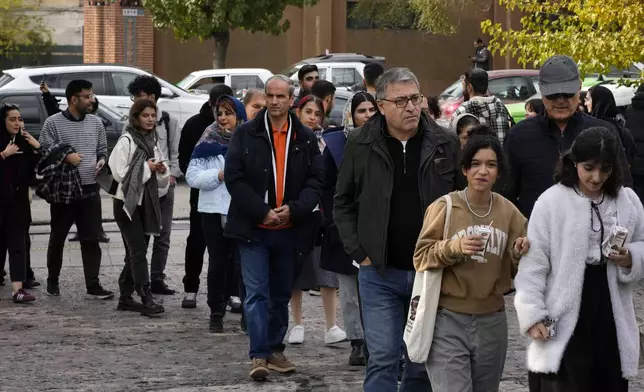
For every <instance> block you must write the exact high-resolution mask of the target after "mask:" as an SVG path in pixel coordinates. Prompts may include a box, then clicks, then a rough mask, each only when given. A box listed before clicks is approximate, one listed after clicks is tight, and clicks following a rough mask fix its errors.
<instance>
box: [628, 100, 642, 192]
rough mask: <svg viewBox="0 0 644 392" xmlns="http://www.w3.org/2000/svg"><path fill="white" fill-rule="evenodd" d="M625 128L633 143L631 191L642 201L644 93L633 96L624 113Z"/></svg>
mask: <svg viewBox="0 0 644 392" xmlns="http://www.w3.org/2000/svg"><path fill="white" fill-rule="evenodd" d="M626 128H628V130H629V131H631V134H632V135H633V139H634V141H635V153H634V157H633V162H632V164H631V173H632V174H633V189H634V190H635V193H637V196H639V197H640V199H642V200H644V92H641V93H637V94H635V97H634V98H633V104H632V106H631V108H630V109H629V110H628V111H627V112H626Z"/></svg>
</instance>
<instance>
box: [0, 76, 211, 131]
mask: <svg viewBox="0 0 644 392" xmlns="http://www.w3.org/2000/svg"><path fill="white" fill-rule="evenodd" d="M138 75H152V74H150V73H148V72H146V71H143V70H141V69H138V68H134V67H127V66H120V65H106V64H100V65H90V64H82V65H70V66H46V67H25V68H15V69H9V70H5V71H3V75H2V76H1V77H0V91H3V90H5V89H7V90H33V91H38V88H39V85H40V83H41V82H42V81H43V80H44V81H45V82H46V83H47V85H48V86H49V88H50V89H65V87H66V86H67V83H69V82H70V81H72V80H74V79H86V80H89V81H90V82H92V84H93V85H94V93H95V94H96V96H97V97H98V99H99V101H100V102H101V104H102V105H106V106H108V107H110V108H111V109H113V111H115V112H117V113H119V114H121V115H126V114H128V112H129V111H130V107H131V106H132V99H131V97H130V93H129V92H128V91H127V86H128V84H130V82H131V81H132V80H134V78H136V77H137V76H138ZM153 76H155V77H156V78H157V79H158V80H159V83H161V87H162V91H161V97H160V99H159V102H158V103H159V107H160V108H161V109H162V110H164V111H166V112H168V113H170V114H171V115H172V116H174V117H175V118H176V119H177V120H178V121H179V126H180V127H183V124H184V123H185V122H186V121H187V120H188V119H189V118H190V117H192V116H193V115H195V114H197V113H199V110H200V109H201V106H202V105H203V104H204V102H206V101H207V100H208V96H207V95H196V94H191V93H189V92H187V91H185V90H183V89H182V88H180V87H177V86H175V85H173V84H171V83H169V82H167V81H165V80H163V79H161V78H159V77H158V76H156V75H153Z"/></svg>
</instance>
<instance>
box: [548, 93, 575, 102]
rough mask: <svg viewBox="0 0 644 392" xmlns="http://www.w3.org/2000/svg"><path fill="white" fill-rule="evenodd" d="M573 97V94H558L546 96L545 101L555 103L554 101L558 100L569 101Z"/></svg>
mask: <svg viewBox="0 0 644 392" xmlns="http://www.w3.org/2000/svg"><path fill="white" fill-rule="evenodd" d="M574 96H575V94H564V93H560V94H552V95H546V99H548V100H550V101H555V100H557V99H559V98H564V99H570V98H572V97H574Z"/></svg>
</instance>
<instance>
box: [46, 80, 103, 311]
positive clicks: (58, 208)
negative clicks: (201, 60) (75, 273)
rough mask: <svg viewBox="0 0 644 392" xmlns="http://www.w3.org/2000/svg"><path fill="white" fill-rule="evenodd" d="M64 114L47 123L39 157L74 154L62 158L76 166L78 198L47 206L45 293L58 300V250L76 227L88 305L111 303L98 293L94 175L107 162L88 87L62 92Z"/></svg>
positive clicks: (75, 83) (79, 83)
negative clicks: (64, 147)
mask: <svg viewBox="0 0 644 392" xmlns="http://www.w3.org/2000/svg"><path fill="white" fill-rule="evenodd" d="M65 95H66V97H67V105H68V107H67V110H65V111H63V112H60V113H57V114H55V115H53V116H51V117H49V118H48V119H47V120H46V121H45V124H44V125H43V129H42V132H41V133H40V144H41V146H42V147H41V150H42V151H43V154H46V153H47V152H48V151H51V150H53V149H56V148H60V146H62V145H68V146H70V147H71V148H72V149H73V151H74V152H72V153H69V154H67V155H66V157H65V158H64V161H65V163H67V164H70V165H73V166H76V168H77V170H78V173H79V175H80V182H81V185H82V195H81V196H80V198H76V199H75V200H73V201H72V202H71V203H69V204H64V203H52V204H50V211H51V234H50V236H49V245H48V249H47V268H48V270H49V277H48V278H47V293H48V294H49V295H53V296H59V295H60V287H59V285H58V278H59V276H60V270H61V268H62V266H63V250H64V247H65V240H66V239H67V235H68V234H69V229H70V228H71V227H72V225H73V224H74V223H75V224H76V227H77V228H78V233H80V234H79V235H80V238H79V239H80V245H81V255H82V259H83V269H84V271H85V284H86V286H87V298H88V299H111V298H113V297H114V293H113V292H111V291H108V290H105V289H103V287H102V286H101V284H100V283H99V278H98V274H99V271H100V268H101V247H100V246H99V243H98V240H99V237H100V235H101V196H100V194H99V190H100V187H99V185H98V183H97V182H96V174H97V173H98V172H99V171H100V170H101V169H102V168H103V166H104V165H105V162H106V160H107V136H106V134H105V127H104V126H103V122H102V121H101V119H100V118H98V117H96V116H94V115H93V114H89V113H91V112H92V108H93V106H94V100H95V97H94V93H93V91H92V83H91V82H88V81H87V80H72V81H71V82H69V84H68V85H67V88H66V89H65Z"/></svg>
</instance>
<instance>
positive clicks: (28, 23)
mask: <svg viewBox="0 0 644 392" xmlns="http://www.w3.org/2000/svg"><path fill="white" fill-rule="evenodd" d="M34 11H36V8H35V7H27V6H25V5H24V3H23V1H22V0H0V57H2V58H12V57H14V56H16V55H18V54H20V55H21V56H24V55H25V54H27V55H34V56H37V55H42V54H44V52H45V51H47V50H48V49H49V48H50V47H51V45H52V42H51V30H50V29H49V27H47V26H46V25H45V23H44V21H43V19H42V18H41V17H39V16H36V15H35V14H34V13H33V12H34Z"/></svg>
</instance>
